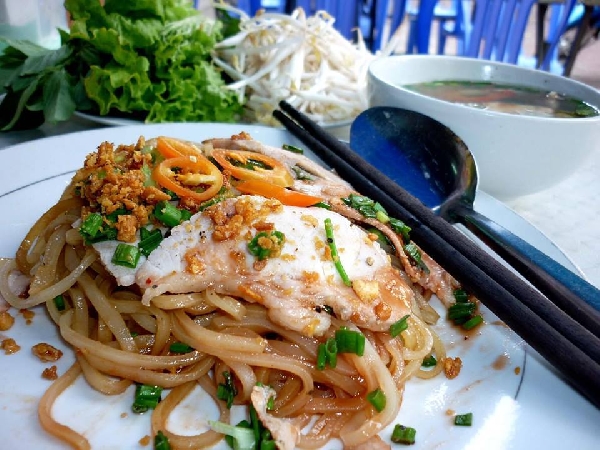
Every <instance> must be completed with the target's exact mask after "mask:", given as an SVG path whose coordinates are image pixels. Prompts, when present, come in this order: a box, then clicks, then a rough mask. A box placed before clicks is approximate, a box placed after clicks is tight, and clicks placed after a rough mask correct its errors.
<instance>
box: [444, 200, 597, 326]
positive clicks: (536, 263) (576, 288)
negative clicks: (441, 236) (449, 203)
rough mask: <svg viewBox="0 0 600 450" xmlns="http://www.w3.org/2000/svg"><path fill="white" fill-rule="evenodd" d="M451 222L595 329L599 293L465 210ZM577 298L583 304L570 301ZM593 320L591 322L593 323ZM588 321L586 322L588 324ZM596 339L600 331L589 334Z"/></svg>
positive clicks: (543, 256)
mask: <svg viewBox="0 0 600 450" xmlns="http://www.w3.org/2000/svg"><path fill="white" fill-rule="evenodd" d="M453 213H454V215H455V216H456V217H455V218H456V219H457V220H458V221H459V222H460V223H462V224H463V225H465V226H466V227H467V229H469V231H471V232H472V233H473V234H474V235H475V236H477V237H478V238H479V239H481V240H482V241H483V242H484V243H485V244H487V245H488V246H489V247H490V248H491V249H492V250H494V252H496V254H498V256H500V257H501V258H502V259H503V260H504V261H506V262H507V263H508V264H509V265H510V266H512V267H513V268H514V269H515V270H516V271H517V272H519V273H520V274H521V275H522V276H523V277H524V278H525V279H527V280H528V281H529V282H530V283H531V284H532V285H533V286H535V287H536V288H537V289H538V290H539V291H540V292H542V293H543V294H544V295H546V297H548V298H549V299H550V300H551V301H553V302H554V303H555V304H556V305H557V306H558V307H559V308H561V309H563V310H564V311H566V312H568V313H573V314H574V317H578V318H581V319H580V320H583V321H586V322H589V323H587V324H583V325H586V326H589V327H590V331H591V330H592V328H594V329H596V328H598V327H597V326H596V324H597V323H598V322H597V320H598V318H600V290H599V289H597V288H596V287H595V286H593V285H592V284H590V283H589V282H587V281H586V280H584V279H583V278H582V277H580V276H578V275H577V274H575V273H574V272H572V271H571V270H569V269H567V268H566V267H564V266H563V265H562V264H560V263H558V262H556V261H555V260H554V259H552V258H550V257H549V256H548V255H546V254H545V253H543V252H541V251H540V250H538V249H537V248H535V247H534V246H533V245H531V244H529V243H527V242H526V241H524V240H523V239H521V238H520V237H518V236H516V235H514V234H513V233H511V232H510V231H508V230H507V229H506V228H504V227H502V226H501V225H499V224H498V223H496V222H494V221H493V220H491V219H489V218H488V217H485V216H484V215H483V214H480V213H478V212H477V211H475V210H473V209H472V208H469V207H462V206H457V207H456V209H454V210H453ZM573 294H577V295H578V296H579V297H580V298H582V299H583V300H584V301H585V302H586V303H585V304H582V303H581V302H577V301H571V300H570V299H571V298H573ZM594 318H595V319H594ZM588 319H589V320H588ZM593 332H594V334H596V335H600V330H596V331H593Z"/></svg>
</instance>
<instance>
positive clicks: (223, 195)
mask: <svg viewBox="0 0 600 450" xmlns="http://www.w3.org/2000/svg"><path fill="white" fill-rule="evenodd" d="M230 196H231V191H229V190H228V189H227V188H226V187H224V186H223V187H222V188H221V189H220V190H219V193H218V194H217V195H215V196H214V197H213V198H211V199H210V200H206V201H205V202H204V203H201V204H200V206H199V207H198V211H204V210H205V209H206V208H208V207H209V206H213V205H216V204H217V203H220V202H222V201H223V200H225V199H226V198H229V197H230Z"/></svg>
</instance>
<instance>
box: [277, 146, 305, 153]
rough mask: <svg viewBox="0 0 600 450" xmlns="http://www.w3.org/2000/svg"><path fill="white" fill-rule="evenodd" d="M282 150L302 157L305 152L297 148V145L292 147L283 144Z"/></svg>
mask: <svg viewBox="0 0 600 450" xmlns="http://www.w3.org/2000/svg"><path fill="white" fill-rule="evenodd" d="M281 148H282V149H284V150H287V151H289V152H292V153H298V154H300V155H302V154H303V153H304V150H302V149H301V148H299V147H296V146H295V145H291V144H283V145H282V146H281Z"/></svg>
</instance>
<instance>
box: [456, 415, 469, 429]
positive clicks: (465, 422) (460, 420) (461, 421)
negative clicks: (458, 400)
mask: <svg viewBox="0 0 600 450" xmlns="http://www.w3.org/2000/svg"><path fill="white" fill-rule="evenodd" d="M454 425H458V426H460V427H470V426H471V425H473V413H466V414H457V415H456V416H454Z"/></svg>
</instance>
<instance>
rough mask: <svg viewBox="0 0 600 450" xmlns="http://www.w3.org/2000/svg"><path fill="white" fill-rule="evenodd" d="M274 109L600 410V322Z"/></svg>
mask: <svg viewBox="0 0 600 450" xmlns="http://www.w3.org/2000/svg"><path fill="white" fill-rule="evenodd" d="M280 108H281V110H275V111H274V112H273V116H274V117H275V118H276V119H277V120H279V121H280V122H281V123H282V124H283V126H284V127H285V128H287V129H288V130H289V131H290V132H291V133H292V134H293V135H294V136H296V137H297V138H299V139H300V140H301V141H302V142H304V144H306V145H307V146H308V147H309V148H310V149H311V150H313V151H314V152H315V154H316V155H317V156H318V157H319V158H321V159H322V160H323V161H324V162H325V163H326V164H328V165H329V166H330V167H331V168H332V169H334V170H335V171H336V172H337V173H338V174H339V175H340V176H341V177H342V178H344V179H345V180H346V181H348V182H349V183H350V184H352V186H354V188H356V189H357V191H358V192H360V193H361V194H362V195H366V196H369V197H371V198H372V199H374V200H376V201H378V202H379V203H381V204H382V205H383V207H384V208H386V209H387V211H388V212H389V213H390V215H392V216H394V217H397V218H399V219H401V220H402V221H404V222H405V223H406V224H407V225H408V226H410V227H411V229H412V230H411V239H412V240H413V241H414V242H415V243H416V244H417V245H419V247H421V248H422V249H423V250H424V251H425V252H426V253H427V254H429V256H431V257H432V258H433V259H434V260H435V261H437V262H438V263H439V264H440V265H441V266H442V267H444V268H445V269H446V270H447V271H448V272H449V273H450V274H451V275H452V276H453V277H454V278H455V279H457V280H458V281H459V282H460V283H461V284H462V285H463V286H464V287H465V289H467V290H468V291H469V292H471V293H473V294H474V295H475V296H476V297H477V298H479V300H481V301H482V303H484V304H485V305H486V306H487V307H488V308H489V309H490V310H491V311H492V312H493V313H495V314H496V315H497V316H498V317H499V318H500V319H502V320H503V321H504V322H505V323H506V324H507V325H508V326H509V327H510V328H511V329H512V330H513V331H515V332H516V333H517V334H518V335H519V336H520V337H521V338H523V339H524V340H525V341H526V342H527V343H528V344H529V345H530V346H531V347H532V348H534V349H535V350H536V351H537V352H538V353H539V354H540V355H541V356H543V357H544V358H545V359H546V360H547V361H548V362H549V363H551V364H552V365H553V366H554V367H555V368H556V369H558V370H559V371H560V372H561V373H562V374H563V376H564V377H565V379H566V380H567V381H568V382H569V383H571V385H572V386H573V387H574V388H576V389H577V390H578V391H579V392H580V393H581V394H583V395H584V396H585V397H586V398H587V399H588V400H589V401H590V402H592V403H593V404H594V405H596V406H597V407H600V321H597V320H589V318H587V317H581V315H579V316H577V315H576V314H575V315H569V314H567V313H566V312H564V311H563V310H562V309H560V308H558V307H557V306H556V305H555V304H554V303H553V302H552V301H550V300H549V299H548V298H547V297H545V296H544V295H542V294H541V293H540V292H539V291H538V290H536V289H534V288H533V287H532V286H531V285H530V284H529V283H528V282H526V281H524V280H523V279H522V278H520V277H519V276H517V275H516V274H515V273H514V272H512V271H511V270H510V269H508V268H507V267H506V266H505V265H503V264H501V263H500V262H499V261H497V260H496V259H494V258H493V257H492V256H491V255H490V254H489V253H487V252H486V251H484V250H483V249H482V248H481V247H479V246H478V245H477V244H476V243H474V242H473V241H472V240H470V239H469V238H468V237H467V236H466V235H464V234H463V233H462V232H460V231H459V230H458V229H456V228H454V227H453V226H452V225H451V224H450V223H448V222H446V221H445V220H444V219H442V218H441V217H439V216H436V215H435V214H434V213H433V212H432V211H431V210H429V209H428V208H427V207H426V206H424V205H423V204H422V203H421V202H420V201H419V200H418V199H416V198H415V197H413V196H412V195H411V194H409V193H408V192H406V191H405V190H404V189H402V188H401V187H400V186H399V185H398V184H396V183H395V182H393V181H392V180H391V179H389V178H388V177H387V176H385V175H384V174H383V173H382V172H380V171H379V170H378V169H377V168H376V167H374V166H372V165H371V164H369V163H368V162H366V161H365V160H364V159H362V158H361V157H360V156H359V155H358V154H356V153H355V152H353V151H352V150H351V149H350V147H349V146H348V145H346V144H344V143H342V142H341V141H339V140H338V139H337V138H335V137H333V136H331V135H330V134H328V133H327V132H326V131H325V130H323V129H322V128H321V127H320V126H318V125H317V124H316V123H315V122H313V121H312V120H311V119H309V118H308V117H306V116H305V115H304V114H302V113H301V112H299V111H298V110H296V109H295V108H294V107H293V106H291V105H290V104H289V103H287V102H285V101H282V102H280ZM574 301H577V302H581V303H582V304H583V303H585V302H583V300H581V299H575V300H574ZM586 305H587V304H586ZM573 310H574V311H585V308H573ZM584 324H585V325H584Z"/></svg>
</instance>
